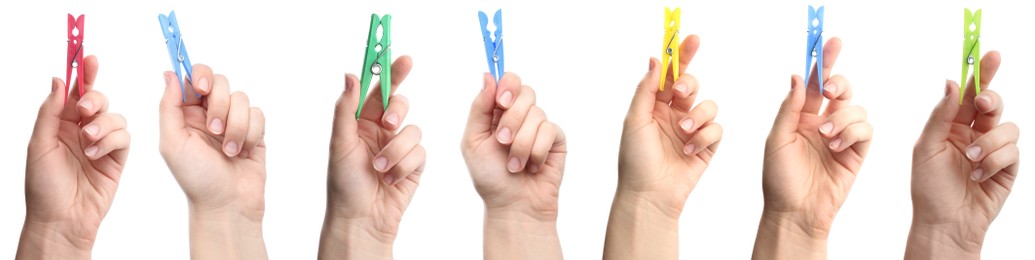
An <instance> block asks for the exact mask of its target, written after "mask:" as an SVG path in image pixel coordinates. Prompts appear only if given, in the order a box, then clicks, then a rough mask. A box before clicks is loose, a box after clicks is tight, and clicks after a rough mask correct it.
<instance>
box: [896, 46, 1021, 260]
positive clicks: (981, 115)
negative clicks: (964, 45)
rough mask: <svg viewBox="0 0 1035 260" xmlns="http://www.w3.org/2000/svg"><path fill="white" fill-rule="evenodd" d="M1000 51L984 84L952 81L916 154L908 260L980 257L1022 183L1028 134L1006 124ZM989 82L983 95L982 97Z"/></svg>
mask: <svg viewBox="0 0 1035 260" xmlns="http://www.w3.org/2000/svg"><path fill="white" fill-rule="evenodd" d="M1000 61H1001V59H1000V56H999V52H996V51H991V52H988V53H987V54H985V57H984V58H982V59H981V63H982V64H981V75H982V77H981V82H979V83H978V82H974V81H973V78H971V80H970V81H969V82H968V83H967V89H966V93H965V96H964V98H963V103H962V104H960V103H959V99H958V97H959V85H958V84H957V83H955V82H953V81H946V82H945V88H946V89H945V97H943V98H942V100H941V102H939V103H938V105H937V107H935V109H934V111H933V112H932V113H931V118H930V120H928V122H927V126H926V127H925V128H924V132H923V133H922V134H921V135H920V139H919V140H918V141H917V143H916V146H915V147H914V148H913V181H912V194H913V226H912V230H911V231H910V234H909V243H908V245H907V247H906V258H911V259H912V258H915V259H944V258H955V259H967V258H969V259H978V258H980V253H981V246H982V244H983V242H984V238H985V233H986V231H987V230H988V227H989V225H991V224H992V220H994V219H995V218H996V216H997V215H999V211H1000V210H1001V209H1002V208H1003V204H1004V203H1006V198H1007V196H1009V195H1010V189H1011V188H1012V187H1013V182H1014V179H1015V178H1016V177H1017V173H1018V166H1019V152H1018V149H1017V139H1018V137H1019V132H1020V130H1019V129H1018V127H1017V125H1015V124H1013V123H1009V122H1008V123H1003V124H1000V123H999V121H1000V119H1001V117H1002V115H1003V101H1002V98H1001V97H1000V96H999V94H997V93H996V92H995V91H992V90H989V89H988V88H989V85H990V83H991V81H992V79H993V78H994V77H995V74H996V71H997V70H998V69H999V64H1000ZM975 84H981V85H980V86H981V89H982V91H981V94H980V95H975V94H974V86H975Z"/></svg>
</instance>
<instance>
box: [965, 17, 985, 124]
mask: <svg viewBox="0 0 1035 260" xmlns="http://www.w3.org/2000/svg"><path fill="white" fill-rule="evenodd" d="M970 65H974V90H975V92H976V93H975V95H976V94H981V9H977V11H974V12H973V13H971V12H970V9H966V8H964V9H963V74H962V75H960V104H963V96H964V94H966V93H964V92H965V91H967V69H970Z"/></svg>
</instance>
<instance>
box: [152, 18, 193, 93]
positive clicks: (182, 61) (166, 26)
mask: <svg viewBox="0 0 1035 260" xmlns="http://www.w3.org/2000/svg"><path fill="white" fill-rule="evenodd" d="M158 23H159V25H161V26H162V34H164V35H165V46H166V48H168V49H169V59H171V60H172V65H173V70H174V71H176V79H177V80H179V81H180V93H181V95H183V102H184V103H186V102H187V91H186V89H185V88H184V85H183V74H182V73H181V71H180V68H181V65H182V68H183V70H186V71H187V80H188V81H190V80H191V79H193V77H192V76H191V71H192V67H191V63H190V56H187V47H186V46H183V35H182V34H180V24H179V23H177V22H176V11H172V12H169V16H165V14H158Z"/></svg>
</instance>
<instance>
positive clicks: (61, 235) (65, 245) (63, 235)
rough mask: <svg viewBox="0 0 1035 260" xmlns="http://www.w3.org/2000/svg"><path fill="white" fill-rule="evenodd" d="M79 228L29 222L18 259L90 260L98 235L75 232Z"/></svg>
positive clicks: (52, 223) (23, 233)
mask: <svg viewBox="0 0 1035 260" xmlns="http://www.w3.org/2000/svg"><path fill="white" fill-rule="evenodd" d="M74 226H75V225H71V224H68V223H62V222H42V221H35V220H32V219H30V218H28V217H27V218H26V220H25V224H24V225H23V226H22V234H21V239H20V241H19V243H18V253H17V255H16V257H15V258H16V259H90V253H91V251H92V249H93V244H94V240H95V239H96V237H97V234H96V232H95V231H93V232H91V231H87V230H80V231H76V230H75V227H74Z"/></svg>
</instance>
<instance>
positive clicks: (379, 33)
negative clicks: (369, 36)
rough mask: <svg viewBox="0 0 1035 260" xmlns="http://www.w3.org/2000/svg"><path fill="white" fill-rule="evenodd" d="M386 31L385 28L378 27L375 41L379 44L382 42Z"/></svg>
mask: <svg viewBox="0 0 1035 260" xmlns="http://www.w3.org/2000/svg"><path fill="white" fill-rule="evenodd" d="M384 31H385V29H384V26H378V27H377V34H376V35H374V39H377V42H381V35H383V33H384Z"/></svg>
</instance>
